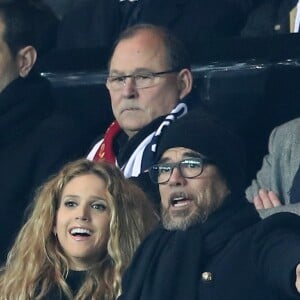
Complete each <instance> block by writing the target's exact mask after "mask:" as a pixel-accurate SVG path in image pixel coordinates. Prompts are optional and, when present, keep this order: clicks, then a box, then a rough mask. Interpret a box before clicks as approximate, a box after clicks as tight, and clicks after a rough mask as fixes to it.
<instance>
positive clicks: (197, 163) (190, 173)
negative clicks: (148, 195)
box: [149, 157, 212, 184]
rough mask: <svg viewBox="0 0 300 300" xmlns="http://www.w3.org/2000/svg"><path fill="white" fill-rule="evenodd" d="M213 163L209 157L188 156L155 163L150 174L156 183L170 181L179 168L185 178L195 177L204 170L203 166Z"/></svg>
mask: <svg viewBox="0 0 300 300" xmlns="http://www.w3.org/2000/svg"><path fill="white" fill-rule="evenodd" d="M206 163H212V161H211V160H210V159H207V158H201V157H199V158H186V159H183V160H181V161H179V162H177V163H161V164H157V165H153V166H152V167H151V168H150V169H149V176H150V178H151V180H152V181H153V182H154V183H158V184H162V183H166V182H168V181H169V179H170V178H171V175H172V173H173V170H174V169H175V168H178V170H179V173H180V175H181V176H182V177H184V178H194V177H197V176H199V175H201V173H202V172H203V166H204V164H206Z"/></svg>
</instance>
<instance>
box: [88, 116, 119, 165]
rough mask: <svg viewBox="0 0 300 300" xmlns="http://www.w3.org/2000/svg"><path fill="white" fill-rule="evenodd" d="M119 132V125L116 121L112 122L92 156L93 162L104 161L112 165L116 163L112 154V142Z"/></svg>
mask: <svg viewBox="0 0 300 300" xmlns="http://www.w3.org/2000/svg"><path fill="white" fill-rule="evenodd" d="M120 131H121V127H120V125H119V123H118V122H117V121H114V122H112V123H111V125H110V126H109V127H108V128H107V130H106V132H105V134H104V139H103V142H102V144H101V146H100V147H99V149H98V150H97V152H96V154H95V156H94V159H93V160H94V161H100V160H105V161H108V162H110V163H113V164H114V163H115V162H116V156H115V154H114V152H113V141H114V138H115V136H116V135H117V134H118V133H119V132H120Z"/></svg>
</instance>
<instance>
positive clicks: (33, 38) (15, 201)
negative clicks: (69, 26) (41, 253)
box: [0, 0, 94, 262]
mask: <svg viewBox="0 0 300 300" xmlns="http://www.w3.org/2000/svg"><path fill="white" fill-rule="evenodd" d="M56 30H57V19H56V18H55V16H54V15H53V13H52V11H51V10H50V9H49V8H48V7H47V6H45V5H43V4H42V3H40V2H39V1H26V0H24V1H18V0H16V1H13V0H11V1H10V0H6V1H3V0H2V1H0V165H1V175H0V182H1V184H0V185H1V188H0V203H1V209H0V262H2V261H4V260H5V256H6V255H7V252H6V251H7V249H8V248H9V247H10V245H11V243H12V241H13V239H14V237H15V233H16V232H17V231H18V230H19V227H20V225H21V223H22V220H23V216H24V211H25V209H26V207H27V205H28V203H29V202H30V199H31V197H32V195H33V193H34V190H35V189H36V188H37V186H39V185H40V184H41V183H42V182H43V181H44V180H46V179H47V178H48V177H49V176H50V175H51V174H52V173H55V172H56V171H57V170H58V169H59V168H61V166H62V165H63V164H64V163H66V162H67V161H70V160H73V159H75V158H78V157H81V156H83V155H84V154H85V153H86V151H87V148H88V147H87V145H89V144H90V143H91V141H92V140H93V139H94V137H91V136H90V135H89V134H88V133H87V132H83V130H81V128H78V126H76V124H75V122H73V121H72V120H69V119H67V117H66V116H64V115H61V114H58V113H55V101H54V99H53V98H52V89H51V85H50V83H49V82H48V81H47V80H46V79H45V78H43V77H42V76H40V75H39V74H38V73H37V72H36V71H35V65H36V61H37V58H38V57H39V56H40V55H42V54H44V53H46V51H48V50H49V49H51V47H53V46H54V44H53V43H54V42H55V40H56ZM41 221H42V220H41Z"/></svg>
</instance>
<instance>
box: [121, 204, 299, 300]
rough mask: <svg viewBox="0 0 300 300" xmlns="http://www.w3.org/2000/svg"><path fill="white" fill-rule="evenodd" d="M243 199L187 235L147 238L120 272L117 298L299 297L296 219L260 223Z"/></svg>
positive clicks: (237, 299)
mask: <svg viewBox="0 0 300 300" xmlns="http://www.w3.org/2000/svg"><path fill="white" fill-rule="evenodd" d="M244 201H245V202H244V204H241V205H227V206H225V207H222V208H220V209H219V210H217V211H216V212H215V213H214V214H212V215H211V216H210V217H209V218H208V220H207V221H206V222H205V223H203V224H199V225H196V226H193V227H190V228H189V229H188V230H186V231H167V230H165V229H163V228H160V229H157V230H156V231H154V232H153V233H152V234H150V236H148V238H146V240H145V241H144V242H143V243H142V244H141V246H140V247H139V248H138V250H137V252H136V254H135V256H134V258H133V261H132V264H131V266H130V267H129V269H128V270H127V272H126V273H125V277H124V280H123V294H122V295H121V297H120V298H119V300H153V299H155V300H171V299H172V300H186V299H188V300H195V299H209V300H220V299H222V300H242V299H243V300H266V299H268V300H269V299H270V300H271V299H272V300H279V299H281V300H288V299H299V294H298V293H297V291H296V288H295V278H296V276H295V269H296V265H297V264H298V263H299V262H300V232H299V228H300V221H299V217H298V216H296V215H293V214H290V213H281V214H277V215H274V216H272V217H270V218H267V219H265V220H263V221H261V220H260V219H259V217H258V215H257V212H256V211H255V209H254V207H253V205H252V204H246V200H244Z"/></svg>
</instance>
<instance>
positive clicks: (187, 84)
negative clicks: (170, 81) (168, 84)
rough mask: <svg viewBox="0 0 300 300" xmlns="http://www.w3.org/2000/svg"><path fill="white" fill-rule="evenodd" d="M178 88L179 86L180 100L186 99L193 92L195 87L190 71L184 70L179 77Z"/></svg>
mask: <svg viewBox="0 0 300 300" xmlns="http://www.w3.org/2000/svg"><path fill="white" fill-rule="evenodd" d="M177 80H178V86H179V90H180V93H179V99H182V98H184V97H185V96H186V95H187V94H189V93H190V92H191V90H192V86H193V76H192V73H191V71H190V70H189V69H182V70H181V71H180V72H179V73H178V75H177Z"/></svg>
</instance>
